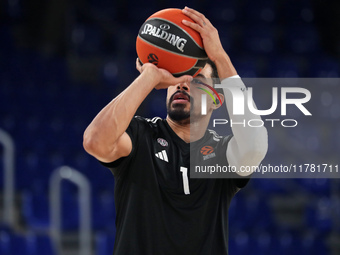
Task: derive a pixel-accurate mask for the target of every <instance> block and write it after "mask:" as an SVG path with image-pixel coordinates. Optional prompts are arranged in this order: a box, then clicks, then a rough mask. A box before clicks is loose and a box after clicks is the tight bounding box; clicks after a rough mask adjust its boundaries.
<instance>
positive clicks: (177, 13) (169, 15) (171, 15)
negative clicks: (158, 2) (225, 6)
mask: <svg viewBox="0 0 340 255" xmlns="http://www.w3.org/2000/svg"><path fill="white" fill-rule="evenodd" d="M151 18H162V19H166V20H169V21H171V22H173V23H175V24H176V25H178V26H179V27H181V28H182V29H184V30H185V31H187V32H188V34H190V36H191V37H192V38H193V39H194V40H195V41H196V43H197V44H198V45H199V46H201V47H202V48H203V41H202V37H201V35H200V34H199V33H198V32H197V31H196V30H194V29H192V28H191V27H188V26H186V25H184V24H183V23H182V20H183V19H185V20H188V21H191V22H194V23H195V21H194V20H193V19H191V18H189V17H188V16H187V15H185V14H184V13H182V10H181V9H172V8H171V9H164V10H161V11H158V12H156V13H154V14H153V15H151V16H150V17H149V18H148V19H151ZM148 19H147V20H148Z"/></svg>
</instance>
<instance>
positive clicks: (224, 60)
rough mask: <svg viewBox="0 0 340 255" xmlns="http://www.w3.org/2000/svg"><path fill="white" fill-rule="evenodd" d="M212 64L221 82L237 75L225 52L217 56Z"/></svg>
mask: <svg viewBox="0 0 340 255" xmlns="http://www.w3.org/2000/svg"><path fill="white" fill-rule="evenodd" d="M213 62H214V63H215V65H216V67H217V71H218V75H219V78H220V79H221V80H222V79H225V78H229V77H231V76H235V75H237V71H236V69H235V67H234V66H233V64H232V63H231V60H230V58H229V56H228V54H227V53H226V52H224V53H222V54H219V56H218V57H217V58H216V59H215V61H213Z"/></svg>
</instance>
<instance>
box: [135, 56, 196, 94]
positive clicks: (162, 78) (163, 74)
mask: <svg viewBox="0 0 340 255" xmlns="http://www.w3.org/2000/svg"><path fill="white" fill-rule="evenodd" d="M136 68H137V70H138V71H139V72H140V73H143V72H144V71H146V70H148V72H151V75H152V77H154V79H156V81H157V85H156V86H155V89H167V88H168V87H170V86H175V85H177V84H179V83H190V82H191V81H192V76H190V75H183V76H181V77H175V76H173V75H172V74H171V73H170V72H169V71H167V70H165V69H163V68H158V67H157V66H155V65H154V64H151V63H145V64H143V65H141V64H140V61H139V60H138V58H137V60H136Z"/></svg>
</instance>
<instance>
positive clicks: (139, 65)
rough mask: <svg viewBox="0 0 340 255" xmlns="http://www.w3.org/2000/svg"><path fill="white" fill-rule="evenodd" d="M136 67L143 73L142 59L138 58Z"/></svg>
mask: <svg viewBox="0 0 340 255" xmlns="http://www.w3.org/2000/svg"><path fill="white" fill-rule="evenodd" d="M136 69H137V70H138V71H139V72H140V73H141V72H142V65H141V64H140V60H139V59H138V58H137V59H136Z"/></svg>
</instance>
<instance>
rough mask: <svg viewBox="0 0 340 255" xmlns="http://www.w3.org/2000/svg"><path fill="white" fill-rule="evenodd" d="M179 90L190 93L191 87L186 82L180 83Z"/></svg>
mask: <svg viewBox="0 0 340 255" xmlns="http://www.w3.org/2000/svg"><path fill="white" fill-rule="evenodd" d="M177 90H185V91H186V92H190V85H189V84H188V83H186V82H183V83H180V84H178V85H177Z"/></svg>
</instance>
